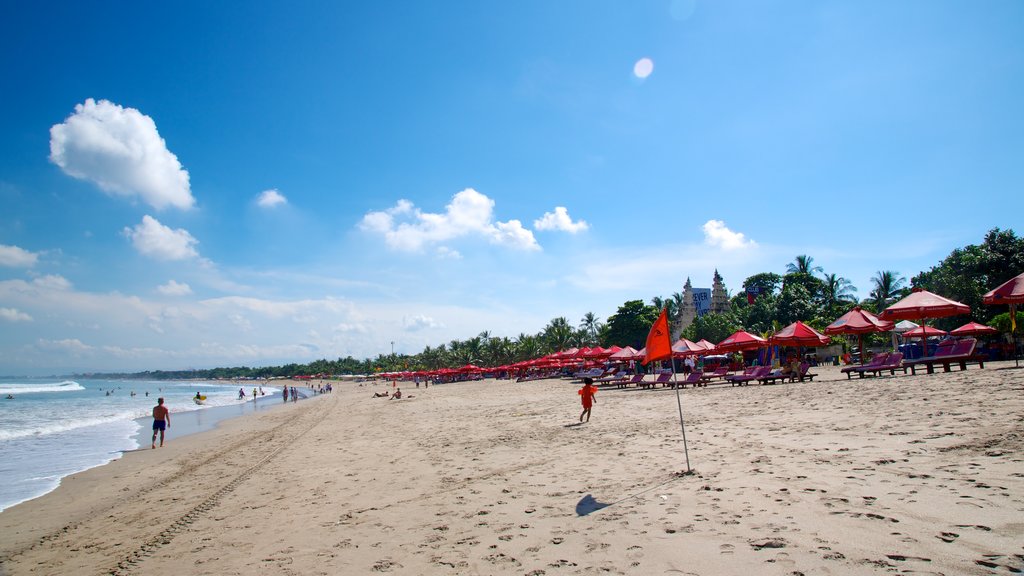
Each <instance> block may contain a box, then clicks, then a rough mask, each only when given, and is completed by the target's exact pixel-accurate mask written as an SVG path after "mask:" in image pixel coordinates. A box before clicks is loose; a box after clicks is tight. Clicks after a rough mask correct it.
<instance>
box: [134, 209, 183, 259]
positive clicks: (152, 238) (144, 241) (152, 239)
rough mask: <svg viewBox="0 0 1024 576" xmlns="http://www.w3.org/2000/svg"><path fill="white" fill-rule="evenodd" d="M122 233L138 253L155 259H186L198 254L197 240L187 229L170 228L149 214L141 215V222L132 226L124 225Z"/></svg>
mask: <svg viewBox="0 0 1024 576" xmlns="http://www.w3.org/2000/svg"><path fill="white" fill-rule="evenodd" d="M124 235H125V237H127V238H128V239H129V240H131V241H132V245H133V246H135V249H136V250H138V251H139V253H140V254H143V255H145V256H152V257H153V258H156V259H157V260H186V259H188V258H195V257H197V256H199V253H198V252H196V249H195V248H194V246H195V245H196V244H198V243H199V241H198V240H196V239H195V238H194V237H192V235H191V234H189V233H188V231H187V230H184V229H182V228H178V229H177V230H172V229H171V228H169V227H167V226H164V225H163V224H161V223H160V222H159V221H158V220H157V219H156V218H153V217H152V216H150V215H149V214H147V215H145V216H143V217H142V222H141V223H139V224H138V225H136V226H135V227H134V228H127V227H126V228H125V229H124Z"/></svg>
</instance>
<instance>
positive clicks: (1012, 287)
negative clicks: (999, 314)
mask: <svg viewBox="0 0 1024 576" xmlns="http://www.w3.org/2000/svg"><path fill="white" fill-rule="evenodd" d="M981 301H982V302H984V303H985V304H988V305H990V306H992V305H998V304H1009V305H1010V339H1011V340H1013V359H1014V361H1015V362H1016V365H1017V366H1020V360H1019V359H1018V358H1017V305H1018V304H1024V274H1019V275H1017V276H1014V277H1013V278H1010V279H1009V280H1007V281H1006V282H1003V283H1002V284H1000V285H999V286H997V287H996V288H995V289H993V290H991V291H989V292H986V293H985V295H984V296H982V297H981Z"/></svg>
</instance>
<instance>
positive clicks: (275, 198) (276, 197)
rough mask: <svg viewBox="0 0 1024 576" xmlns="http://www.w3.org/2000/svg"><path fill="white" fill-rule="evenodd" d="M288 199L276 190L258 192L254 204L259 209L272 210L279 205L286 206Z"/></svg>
mask: <svg viewBox="0 0 1024 576" xmlns="http://www.w3.org/2000/svg"><path fill="white" fill-rule="evenodd" d="M287 203H288V199H287V198H285V197H284V195H283V194H281V193H280V192H278V191H277V189H274V188H272V189H270V190H264V191H263V192H260V195H259V196H257V197H256V204H257V205H258V206H259V207H260V208H274V207H275V206H280V205H281V204H287Z"/></svg>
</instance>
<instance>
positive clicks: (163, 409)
mask: <svg viewBox="0 0 1024 576" xmlns="http://www.w3.org/2000/svg"><path fill="white" fill-rule="evenodd" d="M170 427H171V411H170V410H168V409H167V406H164V399H163V398H157V400H156V406H153V446H152V448H156V434H157V432H159V433H160V447H161V448H162V447H163V445H164V431H165V430H167V429H168V428H170Z"/></svg>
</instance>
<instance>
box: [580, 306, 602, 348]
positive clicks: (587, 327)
mask: <svg viewBox="0 0 1024 576" xmlns="http://www.w3.org/2000/svg"><path fill="white" fill-rule="evenodd" d="M600 327H601V319H600V318H598V317H597V316H595V315H594V313H593V312H587V313H586V314H584V315H583V319H582V320H580V330H583V331H584V332H585V333H586V334H587V344H589V345H591V346H592V345H594V344H597V331H598V329H599V328H600Z"/></svg>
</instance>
